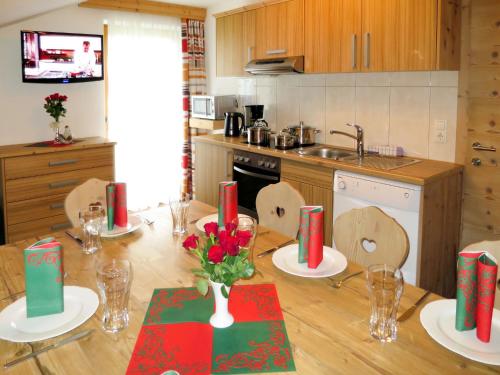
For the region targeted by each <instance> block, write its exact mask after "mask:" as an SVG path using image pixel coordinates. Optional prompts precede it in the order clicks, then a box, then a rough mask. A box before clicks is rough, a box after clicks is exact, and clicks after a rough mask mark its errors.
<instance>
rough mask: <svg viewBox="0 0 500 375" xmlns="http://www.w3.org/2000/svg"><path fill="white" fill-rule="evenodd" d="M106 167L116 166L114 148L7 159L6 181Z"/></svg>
mask: <svg viewBox="0 0 500 375" xmlns="http://www.w3.org/2000/svg"><path fill="white" fill-rule="evenodd" d="M105 165H114V148H113V146H109V147H99V148H90V149H84V150H75V151H61V152H52V153H49V154H42V155H30V156H19V157H14V158H7V159H5V179H6V180H13V179H17V178H23V177H33V176H42V175H46V174H51V173H60V172H67V171H74V170H78V169H88V168H95V167H100V166H105Z"/></svg>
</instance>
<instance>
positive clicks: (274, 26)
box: [255, 0, 304, 59]
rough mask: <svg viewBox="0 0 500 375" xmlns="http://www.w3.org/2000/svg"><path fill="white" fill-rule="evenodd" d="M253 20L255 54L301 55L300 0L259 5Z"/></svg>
mask: <svg viewBox="0 0 500 375" xmlns="http://www.w3.org/2000/svg"><path fill="white" fill-rule="evenodd" d="M255 23H256V34H255V35H256V46H255V56H256V58H259V59H269V58H273V57H286V56H303V55H304V0H290V1H286V2H281V3H277V4H272V5H266V6H264V7H262V8H259V9H257V10H256V21H255Z"/></svg>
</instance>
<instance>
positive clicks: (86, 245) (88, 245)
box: [79, 206, 104, 254]
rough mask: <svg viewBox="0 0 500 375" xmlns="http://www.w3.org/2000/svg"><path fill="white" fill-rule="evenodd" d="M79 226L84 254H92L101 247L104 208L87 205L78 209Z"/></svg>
mask: <svg viewBox="0 0 500 375" xmlns="http://www.w3.org/2000/svg"><path fill="white" fill-rule="evenodd" d="M79 218H80V226H81V228H82V233H83V243H82V250H83V252H84V253H85V254H93V253H95V252H96V251H97V250H99V249H100V248H101V227H102V222H103V219H104V210H103V208H102V207H101V206H89V208H88V209H87V210H83V211H80V213H79Z"/></svg>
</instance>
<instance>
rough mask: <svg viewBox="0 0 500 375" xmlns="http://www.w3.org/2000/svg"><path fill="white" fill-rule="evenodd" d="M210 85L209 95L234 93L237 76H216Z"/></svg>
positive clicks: (236, 88) (235, 92) (235, 91)
mask: <svg viewBox="0 0 500 375" xmlns="http://www.w3.org/2000/svg"><path fill="white" fill-rule="evenodd" d="M211 87H212V92H211V93H210V94H211V95H212V94H213V95H236V94H237V91H238V78H233V77H218V78H217V79H216V80H215V82H214V84H213V85H212V86H211Z"/></svg>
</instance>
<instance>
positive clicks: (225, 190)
mask: <svg viewBox="0 0 500 375" xmlns="http://www.w3.org/2000/svg"><path fill="white" fill-rule="evenodd" d="M237 218H238V183H237V182H236V181H224V182H220V183H219V215H218V224H219V227H224V226H225V225H226V224H227V223H231V222H233V221H235V220H236V219H237Z"/></svg>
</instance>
